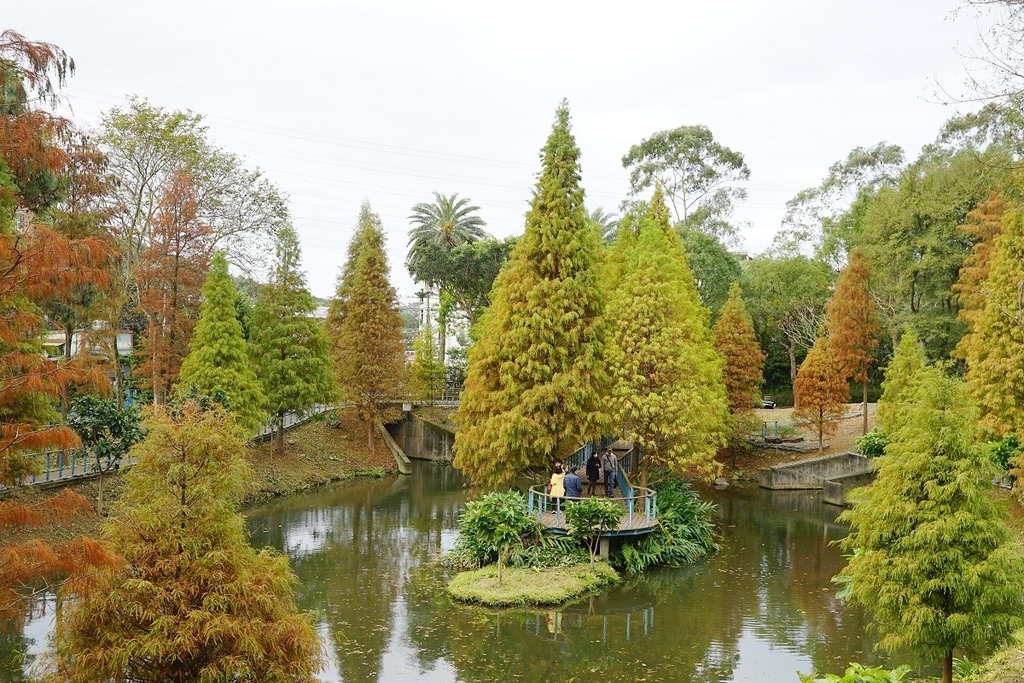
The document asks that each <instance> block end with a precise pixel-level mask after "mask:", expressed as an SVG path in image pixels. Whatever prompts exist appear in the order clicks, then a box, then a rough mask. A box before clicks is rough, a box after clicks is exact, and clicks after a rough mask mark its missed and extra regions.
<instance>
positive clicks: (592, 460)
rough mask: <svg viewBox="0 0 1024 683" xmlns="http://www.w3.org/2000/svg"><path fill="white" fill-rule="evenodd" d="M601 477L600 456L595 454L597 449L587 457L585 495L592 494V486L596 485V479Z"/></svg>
mask: <svg viewBox="0 0 1024 683" xmlns="http://www.w3.org/2000/svg"><path fill="white" fill-rule="evenodd" d="M600 478H601V458H600V457H599V456H598V455H597V451H594V452H593V453H591V454H590V457H589V458H587V495H588V496H592V495H594V487H595V486H597V480H598V479H600Z"/></svg>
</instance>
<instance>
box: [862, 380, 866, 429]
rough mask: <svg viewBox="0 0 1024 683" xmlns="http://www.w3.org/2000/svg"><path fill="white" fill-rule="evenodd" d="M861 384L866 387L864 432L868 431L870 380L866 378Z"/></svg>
mask: <svg viewBox="0 0 1024 683" xmlns="http://www.w3.org/2000/svg"><path fill="white" fill-rule="evenodd" d="M861 386H862V387H863V388H864V431H863V432H861V433H862V434H867V433H868V381H867V379H865V380H864V381H863V382H862V383H861Z"/></svg>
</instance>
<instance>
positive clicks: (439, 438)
mask: <svg viewBox="0 0 1024 683" xmlns="http://www.w3.org/2000/svg"><path fill="white" fill-rule="evenodd" d="M387 428H388V433H390V434H391V436H392V438H394V440H395V441H396V442H397V443H398V445H399V446H400V447H401V448H402V450H403V451H405V454H406V455H408V456H409V457H410V458H417V459H419V460H442V461H446V462H451V460H452V458H453V457H454V456H453V455H452V444H454V443H455V432H453V431H452V430H450V429H448V428H446V427H443V426H441V425H439V424H436V423H434V422H431V421H430V420H427V419H424V418H422V417H420V416H418V415H415V414H413V413H411V412H409V413H405V416H404V417H403V418H402V420H401V422H394V423H392V424H389V425H388V427H387Z"/></svg>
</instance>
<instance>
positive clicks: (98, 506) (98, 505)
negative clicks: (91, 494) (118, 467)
mask: <svg viewBox="0 0 1024 683" xmlns="http://www.w3.org/2000/svg"><path fill="white" fill-rule="evenodd" d="M96 464H97V465H99V460H98V459H97V461H96ZM99 469H100V481H99V486H97V487H96V488H97V489H98V490H99V491H98V493H97V494H96V514H98V515H99V516H101V517H102V516H103V468H102V467H100V468H99Z"/></svg>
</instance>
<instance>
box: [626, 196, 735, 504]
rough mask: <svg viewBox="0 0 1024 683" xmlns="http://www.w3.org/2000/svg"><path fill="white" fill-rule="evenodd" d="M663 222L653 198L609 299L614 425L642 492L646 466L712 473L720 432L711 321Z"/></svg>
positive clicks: (720, 397)
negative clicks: (634, 457)
mask: <svg viewBox="0 0 1024 683" xmlns="http://www.w3.org/2000/svg"><path fill="white" fill-rule="evenodd" d="M667 217H668V211H667V208H666V207H665V204H664V202H663V200H662V199H661V197H660V196H659V193H657V192H656V193H655V197H654V199H653V200H652V202H651V205H650V208H649V211H648V214H647V216H645V217H644V218H643V219H642V220H641V222H640V234H639V237H638V239H637V241H636V243H635V245H634V246H633V248H632V249H630V251H629V253H628V254H626V255H625V259H624V262H623V263H622V270H621V280H620V281H619V282H618V283H616V286H615V289H614V291H613V293H612V295H611V297H610V298H609V300H608V313H607V323H608V331H609V334H608V368H609V374H610V375H611V378H612V391H611V401H610V405H611V411H612V419H613V424H615V425H617V426H620V427H621V428H622V430H623V432H624V434H625V436H627V437H628V438H630V439H632V440H633V441H635V442H636V443H637V444H639V445H641V446H642V447H643V449H644V454H643V458H642V459H641V461H640V464H641V475H640V478H641V481H640V483H641V486H646V485H647V474H648V470H649V467H650V465H652V464H654V465H658V466H661V467H664V468H666V469H669V470H671V471H674V472H676V473H679V474H682V473H685V472H687V471H697V472H700V473H702V474H706V475H710V474H712V473H713V472H714V469H715V461H714V456H715V453H716V451H717V449H718V446H720V445H722V444H723V443H724V442H725V436H726V432H727V421H728V397H727V394H726V388H725V383H724V381H723V379H722V365H723V363H722V358H721V356H719V355H718V353H717V352H716V351H715V348H714V341H713V338H712V334H711V330H710V329H709V320H710V317H711V316H710V314H709V313H708V310H707V309H706V308H704V306H702V305H701V303H700V299H699V298H698V295H697V285H696V282H695V281H694V279H693V274H692V273H691V272H690V269H689V266H688V265H687V261H686V251H685V249H684V248H683V245H682V241H681V240H680V239H679V236H678V235H677V234H676V232H675V231H674V230H672V228H671V227H670V226H669V224H668V220H667Z"/></svg>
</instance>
